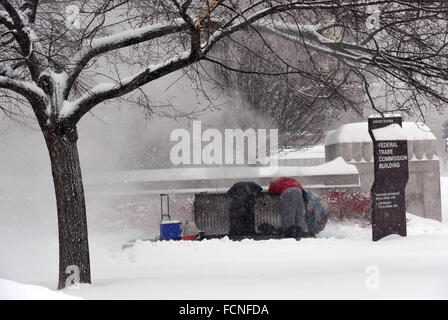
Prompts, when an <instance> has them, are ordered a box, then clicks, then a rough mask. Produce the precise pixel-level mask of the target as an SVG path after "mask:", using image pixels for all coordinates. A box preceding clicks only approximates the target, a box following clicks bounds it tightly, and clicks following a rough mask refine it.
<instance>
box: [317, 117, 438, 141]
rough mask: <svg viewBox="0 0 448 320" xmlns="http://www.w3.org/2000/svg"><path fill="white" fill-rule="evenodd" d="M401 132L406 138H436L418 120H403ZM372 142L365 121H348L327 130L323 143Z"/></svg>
mask: <svg viewBox="0 0 448 320" xmlns="http://www.w3.org/2000/svg"><path fill="white" fill-rule="evenodd" d="M403 132H404V134H405V135H406V138H407V140H436V137H435V136H434V134H432V132H431V130H430V129H429V128H428V126H426V125H425V124H423V123H420V122H403ZM362 142H372V139H371V138H370V135H369V130H368V124H367V122H357V123H348V124H345V125H343V126H340V127H339V128H338V129H336V130H333V131H329V132H328V133H327V136H326V138H325V145H326V146H327V145H332V144H338V143H362Z"/></svg>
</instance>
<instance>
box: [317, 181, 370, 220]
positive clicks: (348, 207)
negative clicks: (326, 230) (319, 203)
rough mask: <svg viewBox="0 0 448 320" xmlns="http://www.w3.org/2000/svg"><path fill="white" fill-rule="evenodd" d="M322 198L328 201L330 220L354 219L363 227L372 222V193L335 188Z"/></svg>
mask: <svg viewBox="0 0 448 320" xmlns="http://www.w3.org/2000/svg"><path fill="white" fill-rule="evenodd" d="M322 199H324V200H325V201H326V202H327V203H328V214H329V220H331V221H336V222H342V221H353V222H356V223H358V224H359V225H361V226H362V227H366V226H369V225H370V224H371V214H370V194H368V193H363V192H349V191H347V190H337V189H333V190H331V191H329V192H328V193H326V194H324V195H322Z"/></svg>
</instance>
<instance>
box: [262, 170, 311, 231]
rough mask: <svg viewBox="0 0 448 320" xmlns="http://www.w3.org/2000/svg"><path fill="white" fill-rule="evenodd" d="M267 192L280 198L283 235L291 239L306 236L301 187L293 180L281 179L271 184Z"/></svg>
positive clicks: (306, 228)
mask: <svg viewBox="0 0 448 320" xmlns="http://www.w3.org/2000/svg"><path fill="white" fill-rule="evenodd" d="M268 192H270V193H276V194H278V195H279V196H280V212H281V215H282V230H283V234H284V235H285V236H286V237H293V238H300V237H304V236H307V235H308V225H307V222H306V207H305V199H304V197H303V187H302V185H301V184H300V183H299V182H298V181H297V180H295V179H292V178H289V177H281V178H278V179H276V180H274V181H272V182H271V184H270V185H269V190H268Z"/></svg>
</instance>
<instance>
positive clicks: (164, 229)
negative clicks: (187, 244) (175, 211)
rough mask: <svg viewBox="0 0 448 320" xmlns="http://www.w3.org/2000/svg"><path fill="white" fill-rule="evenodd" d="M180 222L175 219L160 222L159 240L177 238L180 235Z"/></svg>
mask: <svg viewBox="0 0 448 320" xmlns="http://www.w3.org/2000/svg"><path fill="white" fill-rule="evenodd" d="M181 233H182V231H181V223H180V222H179V221H177V220H169V221H162V222H160V240H169V239H178V238H180V236H181Z"/></svg>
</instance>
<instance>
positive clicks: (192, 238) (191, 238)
mask: <svg viewBox="0 0 448 320" xmlns="http://www.w3.org/2000/svg"><path fill="white" fill-rule="evenodd" d="M196 237H197V236H182V239H183V240H196Z"/></svg>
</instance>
